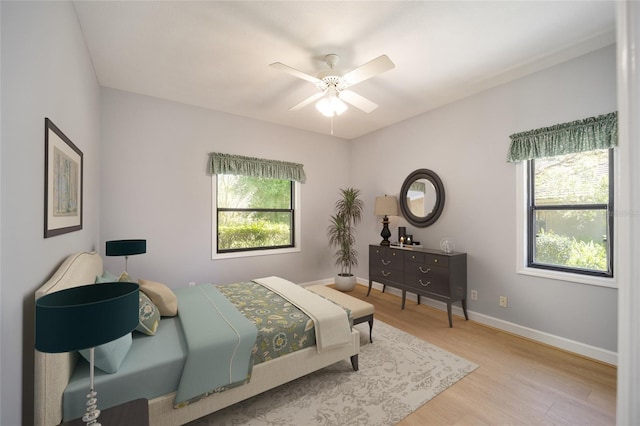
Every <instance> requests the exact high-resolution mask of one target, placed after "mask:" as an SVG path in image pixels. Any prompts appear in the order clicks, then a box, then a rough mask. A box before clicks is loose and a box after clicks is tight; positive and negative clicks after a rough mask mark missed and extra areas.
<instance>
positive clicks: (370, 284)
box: [367, 280, 373, 297]
mask: <svg viewBox="0 0 640 426" xmlns="http://www.w3.org/2000/svg"><path fill="white" fill-rule="evenodd" d="M372 285H373V281H372V280H369V290H368V291H367V297H369V293H371V286H372Z"/></svg>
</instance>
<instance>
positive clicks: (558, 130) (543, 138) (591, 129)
mask: <svg viewBox="0 0 640 426" xmlns="http://www.w3.org/2000/svg"><path fill="white" fill-rule="evenodd" d="M510 138H511V146H510V147H509V153H508V155H507V161H508V162H512V163H513V162H518V161H523V160H531V159H535V158H544V157H553V156H556V155H565V154H571V153H577V152H585V151H593V150H595V149H609V148H613V147H614V146H617V145H618V113H617V112H612V113H609V114H604V115H600V116H598V117H590V118H586V119H584V120H577V121H572V122H570V123H563V124H557V125H555V126H551V127H544V128H541V129H536V130H529V131H527V132H522V133H516V134H513V135H511V136H510Z"/></svg>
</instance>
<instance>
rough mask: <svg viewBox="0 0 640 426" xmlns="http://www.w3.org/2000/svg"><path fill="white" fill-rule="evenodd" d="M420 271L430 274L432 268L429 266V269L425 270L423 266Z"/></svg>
mask: <svg viewBox="0 0 640 426" xmlns="http://www.w3.org/2000/svg"><path fill="white" fill-rule="evenodd" d="M418 269H420V272H422V273H423V274H428V273H429V272H431V268H427V270H426V271H425V270H424V269H422V266H421V267H420V268H418Z"/></svg>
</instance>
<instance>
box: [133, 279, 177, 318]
mask: <svg viewBox="0 0 640 426" xmlns="http://www.w3.org/2000/svg"><path fill="white" fill-rule="evenodd" d="M138 284H140V290H142V291H144V293H145V294H146V295H147V296H149V298H150V299H151V301H152V302H153V303H154V304H155V305H156V306H157V307H158V310H159V311H160V315H162V316H164V317H174V316H176V315H177V314H178V298H177V297H176V295H175V294H174V293H173V291H172V290H171V289H170V288H169V287H167V286H166V285H165V284H161V283H157V282H155V281H147V280H138Z"/></svg>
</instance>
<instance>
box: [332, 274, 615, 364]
mask: <svg viewBox="0 0 640 426" xmlns="http://www.w3.org/2000/svg"><path fill="white" fill-rule="evenodd" d="M324 281H326V280H324ZM329 282H332V280H329ZM357 282H358V284H360V285H364V286H365V287H369V280H365V279H361V278H358V280H357ZM373 288H375V289H377V290H380V291H382V284H379V283H376V282H374V283H373ZM385 292H386V293H390V294H395V295H396V296H400V297H401V296H402V291H400V290H398V289H396V288H393V287H387V289H386V290H385ZM407 300H412V301H415V302H417V300H418V299H417V297H416V295H415V294H412V293H407ZM420 301H421V302H422V303H423V304H425V305H428V306H431V307H433V308H436V309H439V310H442V311H445V312H446V311H447V304H446V303H443V302H440V301H437V300H432V299H428V298H426V297H423V298H421V299H420ZM452 312H453V313H454V314H456V315H458V316H461V317H464V312H463V311H462V307H460V306H455V305H454V306H453V308H452ZM467 314H468V315H469V319H470V320H472V321H475V322H477V323H480V324H483V325H486V326H488V327H493V328H496V329H498V330H503V331H505V332H507V333H511V334H515V335H517V336H521V337H524V338H526V339H530V340H534V341H536V342H540V343H542V344H545V345H549V346H553V347H555V348H558V349H562V350H564V351H567V352H572V353H575V354H578V355H580V356H584V357H587V358H591V359H595V360H597V361H600V362H604V363H606V364H610V365H614V366H617V365H618V354H617V353H616V352H612V351H609V350H607V349H602V348H598V347H595V346H591V345H587V344H584V343H580V342H577V341H575V340H570V339H566V338H564V337H560V336H556V335H553V334H549V333H546V332H544V331H539V330H535V329H532V328H529V327H524V326H521V325H518V324H514V323H512V322H508V321H504V320H501V319H499V318H494V317H491V316H488V315H484V314H481V313H478V312H474V311H470V310H469V309H467Z"/></svg>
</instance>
